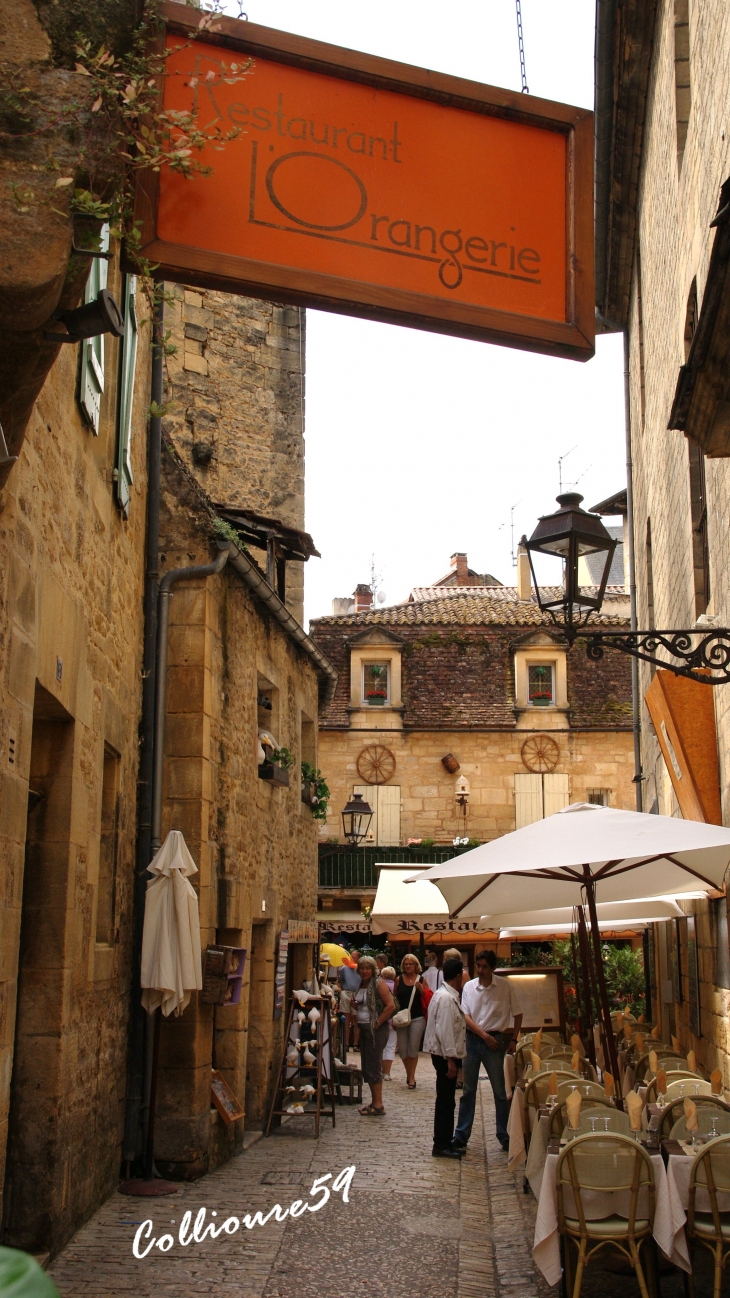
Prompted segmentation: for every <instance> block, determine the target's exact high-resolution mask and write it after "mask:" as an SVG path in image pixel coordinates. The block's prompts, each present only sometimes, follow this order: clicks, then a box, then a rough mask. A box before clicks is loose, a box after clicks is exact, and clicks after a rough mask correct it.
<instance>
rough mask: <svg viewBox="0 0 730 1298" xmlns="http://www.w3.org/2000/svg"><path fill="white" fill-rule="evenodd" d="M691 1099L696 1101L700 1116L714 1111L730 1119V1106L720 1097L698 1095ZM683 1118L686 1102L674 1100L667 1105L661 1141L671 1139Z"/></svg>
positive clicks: (661, 1130)
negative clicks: (674, 1129) (673, 1130)
mask: <svg viewBox="0 0 730 1298" xmlns="http://www.w3.org/2000/svg"><path fill="white" fill-rule="evenodd" d="M691 1098H692V1099H693V1100H694V1102H695V1104H696V1105H697V1112H698V1114H700V1113H702V1112H704V1111H708V1112H709V1113H712V1111H713V1110H714V1111H715V1113H720V1114H724V1115H727V1116H728V1117H730V1104H727V1103H726V1102H725V1100H721V1099H720V1097H719V1096H718V1095H696V1096H695V1095H693V1096H692V1097H691ZM683 1117H684V1100H680V1099H674V1100H672V1101H671V1102H670V1103H669V1104H668V1105H667V1107H666V1109H665V1110H664V1112H663V1113H662V1116H661V1120H660V1122H659V1139H660V1140H668V1139H669V1138H670V1135H671V1131H672V1128H673V1127H674V1126H675V1125H676V1124H677V1122H678V1121H679V1119H680V1118H683ZM707 1121H708V1127H707V1130H708V1131H709V1129H710V1126H709V1124H710V1119H709V1118H708V1120H707ZM675 1139H676V1137H675Z"/></svg>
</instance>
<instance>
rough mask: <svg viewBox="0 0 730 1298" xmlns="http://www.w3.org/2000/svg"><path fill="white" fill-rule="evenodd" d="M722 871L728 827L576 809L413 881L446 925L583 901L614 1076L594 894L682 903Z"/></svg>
mask: <svg viewBox="0 0 730 1298" xmlns="http://www.w3.org/2000/svg"><path fill="white" fill-rule="evenodd" d="M728 864H730V829H727V828H725V827H724V826H720V825H706V824H702V823H700V822H697V821H693V820H677V819H675V818H674V817H673V816H652V815H645V814H644V813H642V812H638V811H620V810H618V809H616V808H613V807H599V806H595V805H594V804H593V803H580V802H579V803H573V804H572V805H571V806H568V807H564V808H563V809H562V811H558V812H556V813H555V815H554V816H548V817H546V818H545V819H544V820H538V821H536V822H535V824H532V825H527V826H525V828H524V829H518V830H515V832H514V833H512V834H505V835H504V836H503V837H502V838H495V839H493V840H492V842H490V843H484V844H482V846H481V847H475V848H474V849H473V851H471V852H465V853H464V854H463V855H462V856H459V857H456V858H455V859H453V860H451V861H446V862H444V863H443V864H441V865H434V866H432V867H431V868H430V869H429V870H425V871H421V872H419V873H418V874H414V875H412V876H411V877H412V878H414V879H415V880H417V881H420V880H422V879H427V880H428V882H429V883H435V884H437V885H438V887H439V888H440V889H441V892H442V893H443V895H444V897H445V899H446V901H447V903H448V906H449V913H450V915H451V917H452V918H457V917H460V918H463V919H466V918H468V917H469V916H479V917H481V916H482V915H484V914H485V913H487V912H489V913H490V918H491V916H492V915H501V914H505V913H507V912H512V911H517V910H520V911H523V912H524V907H525V901H526V899H527V898H528V897H529V901H530V904H531V905H532V906H534V908H535V909H536V910H537V909H540V910H542V909H554V908H555V907H556V906H581V905H582V904H584V903H585V904H586V905H587V907H588V913H589V915H590V922H591V929H592V932H593V946H594V956H595V966H596V970H595V972H596V978H597V984H598V992H599V999H600V1004H601V1015H602V1018H603V1028H604V1041H605V1044H604V1049H605V1050H607V1051H608V1056H609V1058H610V1059H611V1064H612V1071H613V1073H614V1076H616V1075H617V1072H616V1070H617V1061H616V1054H615V1048H614V1041H613V1033H612V1031H611V1013H610V1008H609V1004H608V995H607V992H606V984H605V979H604V974H603V961H602V959H601V944H600V930H599V926H598V916H597V913H596V896H597V894H598V895H599V896H600V899H601V901H634V900H636V899H638V898H646V897H656V896H661V895H665V896H666V895H668V894H670V895H672V896H675V897H680V898H681V897H682V896H683V895H687V894H688V893H695V894H696V892H697V889H698V887H704V888H707V889H710V890H712V889H715V888H722V886H723V882H724V878H725V872H726V870H727V868H728ZM528 880H529V883H528Z"/></svg>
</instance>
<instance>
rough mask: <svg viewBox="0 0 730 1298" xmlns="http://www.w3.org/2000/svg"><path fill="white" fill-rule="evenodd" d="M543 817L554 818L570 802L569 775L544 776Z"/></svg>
mask: <svg viewBox="0 0 730 1298" xmlns="http://www.w3.org/2000/svg"><path fill="white" fill-rule="evenodd" d="M542 787H543V807H544V811H543V815H545V816H553V815H554V814H555V812H556V811H561V810H562V808H563V807H567V805H568V803H569V802H570V790H569V788H568V776H567V775H543V777H542Z"/></svg>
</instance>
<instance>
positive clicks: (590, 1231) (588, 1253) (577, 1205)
mask: <svg viewBox="0 0 730 1298" xmlns="http://www.w3.org/2000/svg"><path fill="white" fill-rule="evenodd" d="M556 1188H557V1196H558V1229H559V1231H560V1234H561V1236H562V1237H563V1239H564V1241H565V1261H566V1268H565V1280H566V1293H567V1296H568V1298H579V1294H580V1291H581V1285H582V1283H583V1272H584V1270H585V1268H586V1266H588V1264H589V1263H590V1262H591V1261H592V1260H593V1258H594V1257H595V1256H596V1254H597V1253H598V1252H599V1251H600V1249H602V1248H605V1246H606V1245H607V1244H608V1245H612V1246H613V1247H615V1248H617V1249H618V1250H619V1252H620V1253H623V1255H624V1257H626V1258H627V1259H628V1260H629V1261H630V1262H631V1265H632V1266H633V1268H634V1271H635V1273H636V1279H637V1281H638V1284H639V1289H640V1291H641V1296H642V1298H649V1290H648V1288H647V1283H646V1279H645V1276H644V1270H643V1267H642V1265H641V1258H640V1255H639V1254H640V1249H641V1246H642V1244H643V1243H644V1241H645V1240H648V1239H649V1238H650V1237H651V1233H652V1229H653V1226H654V1208H655V1190H654V1168H653V1167H652V1163H651V1159H650V1157H649V1155H648V1154H647V1152H646V1150H645V1149H644V1148H643V1147H642V1146H641V1145H640V1144H639V1143H638V1142H637V1141H636V1140H632V1139H631V1138H630V1137H629V1136H623V1135H619V1134H616V1135H611V1136H608V1135H606V1136H604V1135H595V1136H593V1135H589V1136H577V1137H576V1139H575V1140H572V1141H571V1142H570V1143H569V1144H568V1145H566V1146H565V1149H564V1150H563V1151H562V1153H561V1154H560V1157H559V1158H558V1165H557V1168H556ZM590 1191H598V1192H603V1193H610V1192H611V1191H613V1192H616V1191H624V1192H625V1193H628V1194H629V1210H628V1215H627V1216H621V1215H619V1214H618V1213H612V1214H611V1216H610V1217H604V1218H602V1219H601V1220H600V1221H591V1220H588V1219H587V1218H586V1213H585V1208H584V1204H583V1200H582V1193H583V1192H586V1193H589V1192H590ZM571 1192H572V1203H571ZM640 1196H641V1200H642V1201H641V1203H640ZM639 1210H641V1214H642V1215H641V1216H639ZM571 1244H572V1245H573V1246H574V1247H575V1248H576V1249H577V1250H578V1258H577V1262H576V1265H575V1274H574V1275H573V1259H572V1256H571V1247H570V1246H571Z"/></svg>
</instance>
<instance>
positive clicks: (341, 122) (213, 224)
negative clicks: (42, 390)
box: [135, 3, 594, 360]
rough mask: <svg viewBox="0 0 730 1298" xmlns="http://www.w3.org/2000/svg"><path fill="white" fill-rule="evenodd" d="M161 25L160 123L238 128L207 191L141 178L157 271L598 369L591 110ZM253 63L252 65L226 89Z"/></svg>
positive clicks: (198, 181)
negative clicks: (236, 72) (168, 112)
mask: <svg viewBox="0 0 730 1298" xmlns="http://www.w3.org/2000/svg"><path fill="white" fill-rule="evenodd" d="M161 15H162V17H163V19H164V21H165V37H164V39H165V41H166V42H167V47H168V59H167V74H168V75H166V76H165V77H164V78H163V79H162V80H163V89H162V96H163V106H164V108H165V109H173V110H187V111H190V110H192V111H194V112H195V113H196V114H197V118H198V121H199V123H200V124H201V126H205V125H208V124H210V123H212V122H213V121H218V122H219V123H220V125H221V127H222V128H223V129H224V130H230V129H231V127H233V126H235V127H237V128H239V129H240V134H239V136H238V137H237V138H236V139H234V140H232V141H230V142H229V143H228V144H227V145H226V146H225V148H224V149H223V150H222V151H220V152H218V151H214V150H213V149H212V148H211V150H210V156H209V157H206V155H205V153H204V154H203V156H202V160H203V162H209V163H210V164H211V166H212V168H213V171H212V174H210V175H208V176H204V177H194V178H193V179H187V180H186V179H185V178H184V177H182V176H179V175H176V174H174V173H172V172H170V171H169V170H168V169H167V168H163V170H162V171H161V172H159V173H156V174H152V173H145V174H143V175H142V176H141V178H140V181H139V183H138V188H137V196H136V209H135V210H136V217H137V219H138V220H139V221H140V224H141V233H142V247H143V251H144V255H145V256H146V257H148V258H149V259H150V260H151V261H154V262H156V263H159V266H160V271H159V274H160V275H161V276H163V277H164V278H166V279H169V280H173V281H178V282H182V283H185V284H190V285H193V286H202V287H214V288H219V289H222V290H225V291H228V292H232V293H241V294H245V295H248V296H252V297H261V298H267V299H270V300H273V301H276V302H287V303H293V304H301V305H304V306H315V307H318V308H320V309H324V310H329V311H336V312H340V313H343V314H349V315H356V316H362V317H366V318H370V319H374V320H383V321H388V322H392V323H397V324H403V325H408V326H411V327H415V328H419V329H426V330H432V331H436V332H441V333H447V334H453V335H456V336H460V337H465V338H473V339H481V340H485V341H491V342H497V343H502V344H505V345H507V346H511V347H518V348H523V349H526V350H530V351H538V352H544V353H547V354H550V355H556V356H565V357H570V358H574V359H578V360H587V359H589V358H590V357H591V356H592V355H593V344H594V293H593V118H592V114H591V113H590V112H588V111H587V110H584V109H578V108H572V107H569V106H567V105H564V104H557V103H551V102H548V101H546V100H541V99H536V98H532V97H527V96H525V95H520V94H517V93H514V92H512V91H506V90H500V89H496V88H494V87H491V86H485V85H482V84H480V83H478V82H474V81H466V80H462V79H460V78H457V77H451V76H446V75H443V74H441V73H435V72H429V71H425V70H423V69H420V68H414V67H409V66H408V65H405V64H401V63H394V62H391V61H389V60H385V59H380V58H375V57H372V56H370V55H365V54H360V53H357V52H354V51H351V50H345V49H341V48H339V47H337V46H333V45H326V44H323V43H321V42H318V41H312V40H308V39H304V38H302V37H299V36H293V35H290V34H287V33H284V32H280V31H276V30H273V29H271V28H266V27H261V26H257V25H254V24H253V23H248V22H242V21H239V20H237V19H232V18H226V17H223V16H220V17H218V16H217V17H216V21H215V30H203V31H202V32H201V33H199V34H198V32H197V22H198V19H199V11H198V12H196V11H195V10H191V9H190V8H189V7H187V6H184V5H179V4H175V3H164V4H163V5H162V8H161ZM192 32H195V34H196V39H194V40H189V39H183V40H181V37H183V38H185V37H189V36H190V34H191V33H192ZM241 56H244V57H246V58H251V59H252V60H253V66H252V68H251V70H250V72H249V74H248V75H247V76H246V77H245V78H244V79H243V80H238V81H234V83H233V84H227V83H226V82H225V78H224V77H222V76H221V73H222V72H223V73H224V72H225V69H226V68H227V67H229V66H230V63H231V61H235V60H236V59H240V58H241ZM231 80H233V79H232V78H231Z"/></svg>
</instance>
